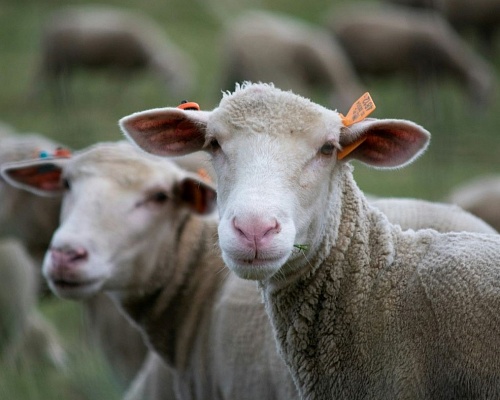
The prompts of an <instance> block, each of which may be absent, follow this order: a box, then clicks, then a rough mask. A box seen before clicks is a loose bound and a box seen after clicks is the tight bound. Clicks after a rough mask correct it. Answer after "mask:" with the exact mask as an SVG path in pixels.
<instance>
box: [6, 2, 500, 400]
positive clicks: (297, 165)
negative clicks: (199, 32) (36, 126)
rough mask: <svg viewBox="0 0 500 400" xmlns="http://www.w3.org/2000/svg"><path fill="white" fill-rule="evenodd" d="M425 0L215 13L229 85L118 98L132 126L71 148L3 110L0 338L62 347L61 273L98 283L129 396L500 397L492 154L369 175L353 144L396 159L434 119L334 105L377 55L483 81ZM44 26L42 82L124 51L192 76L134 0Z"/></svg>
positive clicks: (178, 86)
mask: <svg viewBox="0 0 500 400" xmlns="http://www.w3.org/2000/svg"><path fill="white" fill-rule="evenodd" d="M417 3H418V4H417ZM428 3H429V2H424V1H422V2H416V1H414V2H412V4H411V5H412V6H414V7H416V6H418V7H419V8H420V7H421V8H422V9H420V10H418V11H417V10H411V11H408V9H407V8H403V7H401V8H400V7H396V6H391V8H389V9H386V10H385V11H384V12H380V10H379V9H378V8H377V9H374V11H373V13H371V12H370V9H369V8H367V7H366V6H364V7H363V8H362V9H358V10H356V9H355V7H361V6H360V5H356V6H355V7H351V11H348V10H347V9H346V10H345V11H344V12H345V13H346V14H344V15H349V18H343V19H342V20H335V19H334V18H332V19H331V20H329V23H328V24H327V26H325V27H318V26H312V25H310V24H308V23H305V22H304V21H299V20H297V19H295V18H292V17H289V16H284V15H278V14H274V13H269V12H263V11H252V12H246V13H244V14H242V15H241V16H240V17H238V18H236V19H234V21H232V23H231V24H230V25H228V26H227V31H225V34H224V35H223V41H222V42H223V44H224V45H223V50H224V52H225V54H224V57H223V59H224V60H226V64H225V65H224V66H223V71H224V73H223V76H224V77H225V78H227V79H226V81H225V82H223V83H222V85H223V86H224V87H225V88H226V89H228V90H227V91H226V92H224V93H223V96H222V99H221V100H220V103H219V104H218V105H217V106H216V107H215V108H214V109H213V110H211V111H209V110H197V109H193V108H186V107H167V108H156V109H150V110H145V111H138V112H136V113H134V114H131V115H128V116H125V117H123V118H122V119H120V121H119V127H120V128H121V131H122V132H123V134H124V135H125V137H126V139H127V140H123V141H118V142H103V143H97V144H94V145H92V146H89V147H87V148H85V149H81V150H78V151H75V152H74V153H70V152H68V151H61V148H64V144H61V143H56V142H54V141H52V140H51V139H49V138H46V137H43V136H41V135H37V134H28V133H20V132H16V131H15V129H13V128H10V127H9V126H7V125H5V126H1V127H0V173H1V176H0V232H1V233H2V236H1V239H0V318H1V320H2V321H1V324H0V358H1V359H2V360H8V361H10V360H12V362H14V363H15V362H16V359H18V358H22V357H26V356H27V355H30V356H33V357H37V358H44V359H47V360H49V362H50V363H52V364H53V365H54V367H55V368H57V369H60V370H61V371H62V372H63V371H64V370H65V369H66V368H67V363H66V355H65V351H66V349H65V348H64V347H63V346H61V342H60V340H59V337H58V336H59V333H58V332H57V330H56V329H55V328H54V327H53V326H52V325H51V324H50V322H49V321H47V320H46V319H45V318H44V317H43V316H42V315H41V313H40V312H39V311H38V303H39V302H40V301H41V299H42V298H43V297H44V296H50V295H51V294H55V295H57V296H58V297H61V298H63V299H72V300H78V301H81V302H82V305H83V308H84V310H85V313H86V317H87V320H88V324H89V332H90V333H91V335H93V336H94V339H95V340H96V343H98V344H99V347H100V349H101V350H102V352H103V353H104V354H105V356H106V358H107V360H108V361H109V363H110V365H111V366H112V368H113V370H114V372H115V373H116V375H117V376H118V377H119V378H120V379H121V380H122V381H124V382H127V386H128V388H127V390H126V393H125V394H124V397H123V398H124V399H125V400H140V399H142V400H160V399H163V400H166V399H172V400H173V399H242V400H246V399H248V400H250V399H252V400H253V399H255V400H257V399H276V400H277V399H283V400H285V399H332V398H340V399H393V398H394V399H494V398H500V317H499V316H498V312H497V310H498V309H499V307H500V288H499V285H498V282H499V279H500V236H498V231H500V209H499V207H498V204H500V203H499V200H500V178H495V177H489V178H487V179H484V180H482V181H478V182H473V183H471V184H470V185H468V186H464V187H463V188H458V189H457V190H456V191H455V192H454V193H450V195H449V196H448V197H447V198H446V199H443V202H442V203H434V202H428V201H424V200H417V199H409V198H407V199H402V198H373V197H371V196H368V195H365V194H364V193H363V192H362V191H361V190H360V189H359V188H358V186H357V184H356V182H355V181H354V178H353V173H352V171H353V167H352V165H351V161H352V160H358V161H359V162H361V163H364V164H366V165H368V166H371V167H374V168H377V169H394V168H401V167H404V166H406V165H408V164H410V163H412V162H418V161H416V160H417V159H418V158H419V157H420V156H421V155H422V154H423V153H424V152H425V150H426V148H427V146H428V144H429V140H430V133H429V132H428V131H427V130H426V129H425V128H424V127H422V126H420V125H418V124H416V123H414V122H411V121H407V120H402V119H377V118H372V117H360V118H358V119H355V120H354V121H348V120H347V119H346V118H345V117H344V116H343V115H342V114H339V113H338V112H337V111H333V109H334V108H336V107H339V108H341V107H342V108H345V107H348V105H350V104H352V103H353V102H354V101H355V100H356V98H357V97H359V95H360V94H361V93H363V91H364V90H365V87H364V86H365V84H364V83H363V79H362V77H363V75H364V74H379V73H388V74H395V73H400V72H403V73H409V74H414V75H415V76H417V80H418V81H419V82H422V81H424V80H425V79H427V78H428V75H429V71H431V70H432V71H433V72H445V73H447V74H450V73H451V74H452V75H453V76H454V77H455V78H456V80H457V82H459V83H460V84H461V85H464V88H465V90H466V93H467V95H468V97H469V98H470V99H471V101H472V102H473V104H476V105H478V106H483V105H485V104H487V103H488V102H489V101H490V100H491V96H492V94H493V88H494V74H493V72H492V70H491V67H490V66H489V65H488V62H487V61H486V60H485V58H483V57H482V56H481V55H479V54H477V53H476V52H474V51H473V50H472V49H471V48H469V47H468V46H467V45H466V43H465V42H464V41H463V40H462V39H461V37H460V36H459V34H458V33H456V30H455V27H457V26H465V25H467V24H466V23H465V22H463V19H460V18H459V17H458V16H457V15H459V13H458V12H455V13H453V12H452V11H455V10H456V8H454V7H452V5H453V4H454V2H453V1H451V0H449V1H446V0H442V1H441V2H439V3H437V2H436V4H439V7H438V6H437V5H436V4H435V6H436V7H437V9H436V10H433V11H429V10H427V9H424V8H425V7H426V6H429V4H428ZM457 3H460V2H458V1H457ZM484 3H485V4H486V3H488V2H487V1H486V0H485V1H484ZM491 3H492V4H493V3H495V2H493V1H491ZM408 6H409V5H405V7H408ZM494 6H497V7H498V4H496V3H495V4H494ZM485 7H486V6H485ZM492 7H493V6H492ZM360 10H363V11H360ZM492 10H493V9H492ZM445 11H446V12H445ZM349 12H352V13H351V14H348V13H349ZM464 12H465V13H467V12H468V11H464ZM486 14H487V15H488V16H489V17H492V15H490V14H493V11H491V13H486ZM497 14H499V15H500V13H497ZM471 15H472V13H471ZM401 21H404V23H401ZM460 24H462V25H460ZM494 26H496V25H495V23H493V22H492V23H491V26H487V23H486V22H484V23H482V24H480V28H482V31H481V34H482V35H483V37H485V41H486V42H488V43H489V42H490V41H491V37H490V36H491V34H492V32H493V30H494V28H493V27H494ZM361 27H363V28H361ZM389 37H391V38H395V39H397V40H394V41H391V40H388V38H389ZM43 39H44V41H43V57H42V59H41V64H40V70H39V75H38V79H37V80H38V81H39V82H40V83H42V84H48V85H53V82H51V81H56V80H57V79H59V77H60V75H61V74H67V73H69V72H71V70H72V69H73V68H80V67H103V66H104V67H111V66H114V67H117V68H119V69H121V70H123V71H134V70H136V69H137V68H147V69H150V70H151V71H153V72H154V73H157V74H158V76H159V77H160V78H161V79H163V80H165V82H166V85H167V86H166V88H167V90H169V91H174V92H176V93H185V92H188V91H189V90H190V88H192V87H193V85H196V82H194V81H193V80H192V77H193V73H192V71H191V70H190V69H188V68H185V66H186V65H193V63H192V62H191V61H190V58H189V56H188V55H187V54H184V53H183V52H182V51H181V50H180V49H178V48H176V46H175V44H174V43H171V42H170V41H168V39H166V38H165V37H164V34H163V33H162V32H160V31H159V30H158V29H157V27H156V26H155V25H154V24H153V23H152V22H151V21H149V20H148V19H147V18H145V17H144V18H137V17H136V16H135V15H131V14H130V13H129V12H128V11H122V10H115V9H112V8H108V7H106V8H97V9H96V8H95V7H84V8H76V9H72V8H68V9H65V10H62V11H60V12H58V13H56V14H54V16H53V19H51V21H50V23H48V24H47V29H46V31H45V33H44V37H43ZM377 41H380V42H379V44H377ZM381 43H382V44H381ZM389 43H392V44H393V45H394V47H392V48H391V46H390V45H389ZM243 44H244V45H243ZM159 49H162V50H161V51H159ZM396 52H397V53H398V54H399V56H398V57H393V55H394V54H395V53H396ZM366 60H370V62H367V61H366ZM429 68H430V69H429ZM251 81H263V82H268V83H251ZM235 82H240V83H237V84H236V88H235ZM271 82H273V83H271ZM229 88H231V89H229ZM234 88H235V89H234ZM290 89H291V90H290ZM317 90H325V91H326V92H327V94H328V96H329V97H330V100H329V101H331V104H328V105H327V106H321V105H319V104H317V103H315V102H313V101H311V100H309V99H308V97H312V95H313V93H314V92H315V91H317ZM41 150H43V152H40V151H41ZM149 153H151V154H149Z"/></svg>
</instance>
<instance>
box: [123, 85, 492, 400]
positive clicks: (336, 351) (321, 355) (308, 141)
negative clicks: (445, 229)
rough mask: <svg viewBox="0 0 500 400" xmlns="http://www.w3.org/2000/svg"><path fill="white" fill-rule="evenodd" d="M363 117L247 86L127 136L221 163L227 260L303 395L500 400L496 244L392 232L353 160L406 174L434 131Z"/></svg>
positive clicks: (126, 126) (141, 125)
mask: <svg viewBox="0 0 500 400" xmlns="http://www.w3.org/2000/svg"><path fill="white" fill-rule="evenodd" d="M356 106H360V108H361V109H362V110H364V111H365V113H362V114H361V115H360V116H359V117H358V118H356V117H354V114H353V113H351V112H350V113H348V115H347V116H346V117H344V116H342V115H341V114H339V113H338V112H336V111H332V110H329V109H326V108H324V107H322V106H320V105H317V104H315V103H313V102H311V101H309V100H308V99H305V98H303V97H300V96H297V95H294V94H293V93H291V92H285V91H281V90H279V89H277V88H274V86H273V85H267V84H251V83H246V84H244V85H243V86H242V87H237V88H236V90H235V91H234V92H233V93H226V94H225V95H224V97H223V99H222V100H221V102H220V104H219V106H218V107H216V108H215V109H214V110H212V111H186V110H180V109H177V108H164V109H154V110H148V111H144V112H140V113H135V114H132V115H130V116H128V117H125V118H123V119H121V120H120V125H121V127H122V129H123V130H124V132H125V133H126V135H128V137H129V138H130V139H131V140H133V141H134V142H135V143H136V144H137V145H139V146H140V147H141V148H143V149H145V150H146V151H148V152H152V153H155V154H156V155H163V156H172V155H179V154H186V153H189V152H190V151H196V150H200V149H202V148H203V149H205V150H206V151H208V152H210V153H211V154H212V157H213V165H214V168H215V171H216V173H217V176H218V188H217V193H218V198H217V202H218V209H219V213H220V222H219V229H218V232H219V244H220V247H221V251H222V257H223V259H224V261H225V263H226V265H227V266H228V267H229V269H231V270H232V271H234V272H235V273H236V274H237V275H238V276H240V277H242V278H245V279H253V280H257V281H258V282H259V286H260V288H261V291H262V294H263V298H264V302H265V306H266V311H267V312H268V314H269V316H270V319H271V322H272V325H273V328H274V333H275V337H276V340H277V344H278V347H279V350H280V354H281V355H282V357H283V359H284V360H285V362H286V364H287V365H288V367H289V368H290V371H291V373H292V376H293V378H294V381H295V383H296V385H297V387H298V389H299V393H300V396H301V398H306V399H331V398H342V399H393V398H399V399H402V398H404V399H444V398H447V399H451V398H454V399H455V398H462V399H463V398H467V399H471V398H474V399H491V398H498V397H500V343H499V342H500V316H499V313H498V312H497V310H498V309H499V308H500V289H499V287H498V281H499V279H500V236H499V235H488V234H479V233H465V232H460V233H446V234H443V233H439V232H437V231H435V230H432V229H423V230H419V231H413V230H407V231H402V230H401V228H400V227H399V226H397V225H392V224H391V223H389V221H388V220H387V218H386V217H385V215H383V214H382V213H381V212H380V211H379V210H377V209H376V208H374V207H372V206H371V205H370V204H369V202H368V201H367V199H366V198H365V197H364V195H363V194H362V192H361V191H360V190H359V188H358V187H357V185H356V183H355V181H354V179H353V176H352V166H351V165H350V162H349V161H350V160H353V159H356V160H359V161H361V162H364V163H366V164H368V165H371V166H373V167H377V168H395V167H401V166H404V165H406V164H408V163H410V162H411V161H413V160H414V159H415V158H416V157H418V156H419V155H420V154H421V153H422V152H423V151H424V149H425V148H426V146H427V144H428V141H429V137H430V135H429V133H428V132H427V131H426V130H425V129H423V128H422V127H420V126H419V125H416V124H414V123H412V122H410V121H405V120H395V119H374V118H365V119H363V117H365V116H366V113H368V112H369V111H370V109H373V104H371V103H365V102H361V104H356ZM356 109H358V107H356ZM351 117H353V118H351ZM207 276H208V275H207Z"/></svg>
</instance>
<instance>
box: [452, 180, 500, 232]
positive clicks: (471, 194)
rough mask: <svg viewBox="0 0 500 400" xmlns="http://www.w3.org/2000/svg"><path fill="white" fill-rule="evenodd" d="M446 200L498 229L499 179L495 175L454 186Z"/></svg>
mask: <svg viewBox="0 0 500 400" xmlns="http://www.w3.org/2000/svg"><path fill="white" fill-rule="evenodd" d="M446 200H447V201H449V202H450V203H454V204H457V205H458V206H460V207H462V208H463V209H465V210H467V211H469V212H470V213H472V214H474V215H476V216H477V217H479V218H481V219H483V220H485V221H486V222H488V223H489V224H490V225H491V226H492V227H494V228H495V229H496V230H499V229H500V207H499V204H500V179H499V178H498V177H497V176H485V177H480V178H476V179H474V180H471V181H470V182H466V183H464V184H462V185H461V186H459V187H457V188H455V189H454V190H453V191H452V192H451V193H450V194H449V195H448V196H447V199H446Z"/></svg>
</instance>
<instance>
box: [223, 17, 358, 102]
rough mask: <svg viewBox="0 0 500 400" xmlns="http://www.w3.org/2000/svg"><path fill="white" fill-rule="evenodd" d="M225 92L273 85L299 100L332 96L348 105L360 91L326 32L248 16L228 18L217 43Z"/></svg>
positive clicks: (292, 21) (303, 24)
mask: <svg viewBox="0 0 500 400" xmlns="http://www.w3.org/2000/svg"><path fill="white" fill-rule="evenodd" d="M221 47H222V60H221V62H222V72H221V76H222V77H223V78H222V79H223V83H222V85H223V87H226V88H229V87H231V88H232V87H234V83H235V82H242V81H245V80H252V81H263V82H264V81H265V82H267V81H273V82H275V83H276V84H279V86H280V87H282V88H286V89H292V90H294V91H295V92H296V93H301V94H303V95H306V96H307V95H309V96H310V95H313V94H317V93H320V94H322V95H327V96H330V98H331V101H332V103H333V104H339V103H340V104H345V105H346V106H348V105H350V104H351V103H352V102H353V101H354V100H356V99H357V98H358V97H359V95H360V94H361V93H363V92H364V90H363V85H362V84H361V82H360V80H359V78H358V76H357V74H356V72H355V70H354V68H353V66H352V65H351V62H350V60H349V58H348V56H347V54H346V53H345V51H344V50H343V49H342V47H341V45H340V44H339V43H338V42H337V40H335V38H334V37H332V36H331V35H330V34H329V33H328V31H326V30H324V29H323V28H322V27H320V26H314V25H312V24H308V23H307V22H305V21H302V20H300V19H299V18H295V17H292V16H288V15H285V14H279V13H272V12H266V11H255V10H252V11H246V12H244V13H242V14H240V15H239V16H238V17H237V18H234V19H231V20H230V22H229V23H228V24H227V26H226V27H225V30H224V32H223V35H222V39H221Z"/></svg>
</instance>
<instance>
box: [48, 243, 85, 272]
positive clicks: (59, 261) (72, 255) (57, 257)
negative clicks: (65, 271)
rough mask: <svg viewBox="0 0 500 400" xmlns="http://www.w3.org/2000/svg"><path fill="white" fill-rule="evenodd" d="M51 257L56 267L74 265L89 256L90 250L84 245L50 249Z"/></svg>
mask: <svg viewBox="0 0 500 400" xmlns="http://www.w3.org/2000/svg"><path fill="white" fill-rule="evenodd" d="M50 257H51V260H52V264H53V265H54V267H59V268H60V267H73V266H75V265H76V264H78V263H79V262H81V261H85V260H86V259H87V258H88V252H87V250H85V249H84V248H83V247H75V248H54V247H52V248H51V249H50Z"/></svg>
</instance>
